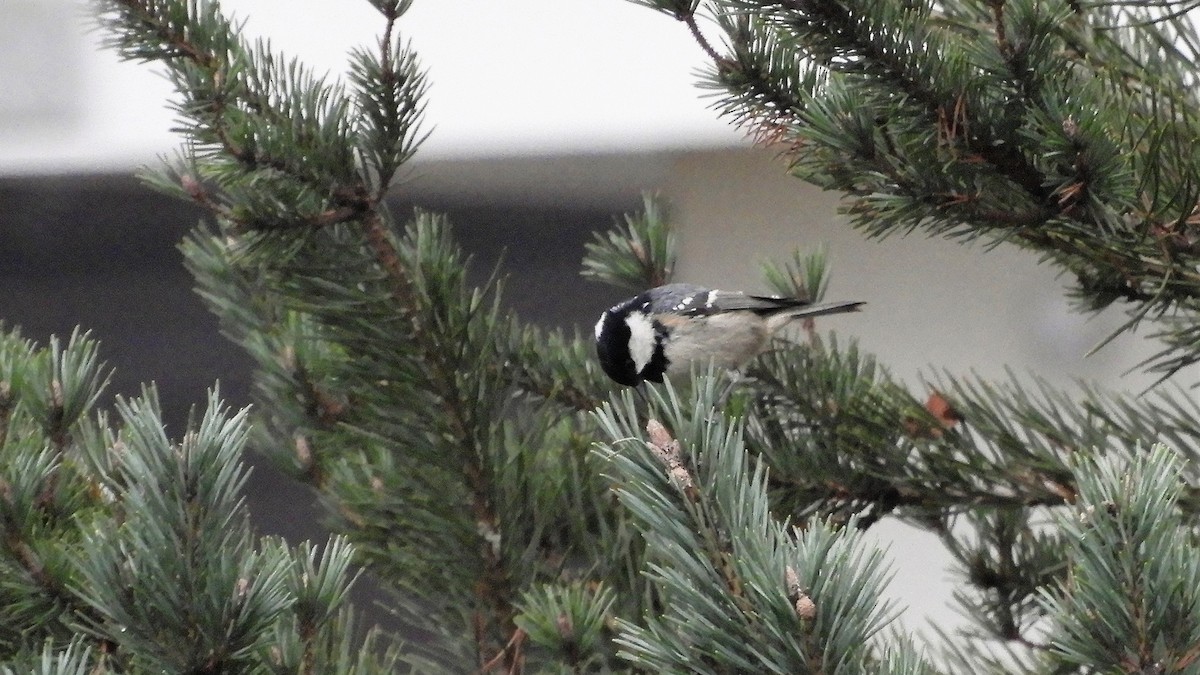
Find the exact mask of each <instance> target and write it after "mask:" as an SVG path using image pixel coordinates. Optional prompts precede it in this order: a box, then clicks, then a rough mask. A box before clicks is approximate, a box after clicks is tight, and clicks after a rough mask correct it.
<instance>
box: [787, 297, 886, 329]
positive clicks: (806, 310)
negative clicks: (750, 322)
mask: <svg viewBox="0 0 1200 675" xmlns="http://www.w3.org/2000/svg"><path fill="white" fill-rule="evenodd" d="M865 304H867V303H865V302H859V301H855V300H850V301H841V302H822V303H819V304H816V305H804V306H802V307H796V308H794V309H789V310H786V311H783V312H779V313H777V314H773V315H771V317H770V318H768V319H767V325H768V327H769V328H770V330H771V332H775V331H776V330H778V329H780V328H782V327H783V326H784V324H786V323H788V322H790V321H794V320H796V319H811V318H813V317H818V316H825V315H826V314H844V313H846V312H857V311H858V309H859V308H860V307H862V306H863V305H865Z"/></svg>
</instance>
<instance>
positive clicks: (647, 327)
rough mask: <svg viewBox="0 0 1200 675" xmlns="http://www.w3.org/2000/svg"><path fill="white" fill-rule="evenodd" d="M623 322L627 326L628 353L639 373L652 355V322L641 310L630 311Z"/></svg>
mask: <svg viewBox="0 0 1200 675" xmlns="http://www.w3.org/2000/svg"><path fill="white" fill-rule="evenodd" d="M625 324H626V325H627V326H629V355H630V356H631V357H633V367H634V368H635V369H636V370H637V372H639V373H640V372H642V368H645V367H646V364H647V363H650V359H651V358H653V357H654V322H652V321H651V320H650V317H648V316H646V315H645V314H642V313H641V312H630V313H629V316H627V317H625Z"/></svg>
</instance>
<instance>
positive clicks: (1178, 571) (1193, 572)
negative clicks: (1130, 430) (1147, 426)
mask: <svg viewBox="0 0 1200 675" xmlns="http://www.w3.org/2000/svg"><path fill="white" fill-rule="evenodd" d="M1183 473H1184V463H1183V459H1182V458H1181V457H1180V456H1179V455H1178V454H1177V453H1175V452H1173V451H1172V450H1171V449H1169V448H1167V447H1166V446H1164V445H1158V446H1155V447H1154V448H1153V449H1151V450H1150V451H1149V452H1147V453H1145V454H1142V455H1138V456H1136V457H1134V458H1133V459H1132V461H1122V460H1121V459H1118V458H1114V457H1111V456H1097V457H1091V458H1086V459H1083V460H1081V461H1080V462H1079V464H1078V467H1077V477H1078V480H1079V502H1078V504H1077V505H1076V508H1074V509H1072V511H1071V512H1068V513H1060V514H1058V517H1057V518H1056V520H1057V522H1058V525H1059V527H1061V528H1062V531H1063V534H1064V538H1065V541H1066V542H1068V544H1067V545H1068V549H1069V551H1068V560H1070V574H1069V576H1068V577H1067V579H1066V580H1065V581H1064V582H1063V583H1062V585H1061V586H1060V587H1059V588H1057V589H1054V590H1053V591H1052V590H1051V588H1045V589H1043V592H1042V594H1041V598H1040V600H1041V601H1042V603H1043V604H1044V605H1045V607H1046V610H1047V613H1048V615H1049V618H1050V620H1051V622H1052V623H1053V627H1052V628H1051V629H1050V630H1048V632H1047V634H1048V637H1049V641H1050V644H1051V646H1052V647H1053V650H1054V651H1053V654H1054V657H1055V658H1056V659H1057V660H1061V661H1062V662H1064V663H1066V664H1070V665H1072V666H1075V667H1080V666H1086V667H1091V668H1095V669H1097V670H1102V671H1123V672H1138V671H1140V672H1147V671H1150V672H1163V673H1185V672H1186V673H1192V672H1197V670H1198V669H1200V649H1198V647H1197V645H1200V555H1198V553H1200V551H1198V550H1197V545H1196V541H1195V537H1194V535H1192V534H1190V533H1189V534H1188V535H1186V536H1185V537H1183V538H1182V539H1180V533H1181V532H1185V531H1187V530H1188V529H1190V523H1187V522H1185V518H1184V517H1183V516H1182V515H1181V513H1180V511H1179V509H1178V506H1179V500H1180V497H1181V496H1182V493H1183V489H1184V485H1185V484H1184V483H1183V481H1182V480H1181V479H1182V477H1183ZM1187 520H1190V518H1189V519H1187ZM1054 591H1057V592H1054Z"/></svg>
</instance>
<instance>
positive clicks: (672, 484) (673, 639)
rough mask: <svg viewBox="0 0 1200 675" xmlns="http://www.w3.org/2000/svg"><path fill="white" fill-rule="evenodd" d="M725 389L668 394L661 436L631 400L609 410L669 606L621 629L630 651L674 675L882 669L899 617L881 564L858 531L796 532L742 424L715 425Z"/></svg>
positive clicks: (635, 513) (639, 524) (614, 460)
mask: <svg viewBox="0 0 1200 675" xmlns="http://www.w3.org/2000/svg"><path fill="white" fill-rule="evenodd" d="M719 384H720V383H719V382H718V381H717V380H716V379H715V378H712V377H709V378H707V379H706V380H704V381H702V382H701V383H700V392H699V394H698V395H697V396H696V397H695V398H694V400H691V401H683V400H681V399H680V398H679V396H678V395H677V393H676V392H675V390H674V389H673V388H671V387H670V386H669V385H668V386H667V387H666V392H665V395H664V396H658V395H657V392H656V394H655V396H654V400H655V406H654V408H655V411H654V413H652V416H651V422H650V423H649V425H648V428H647V434H648V436H649V440H648V441H643V440H642V433H641V432H640V430H639V429H638V427H639V426H640V422H639V421H638V420H639V418H640V416H639V414H638V413H637V411H636V409H635V408H634V406H633V402H632V398H631V397H629V396H625V397H624V400H623V401H622V402H621V404H620V405H619V406H617V405H611V404H610V405H606V406H605V407H603V408H602V409H601V411H600V412H599V413H598V415H599V418H600V423H601V425H602V426H603V428H604V429H605V432H606V434H607V436H608V442H607V443H605V444H603V445H601V446H600V449H599V452H600V453H601V454H602V455H603V456H604V457H605V458H606V459H607V463H608V467H607V469H606V474H607V475H608V476H609V480H610V481H611V482H612V484H613V488H614V490H615V491H616V494H617V496H618V498H619V499H620V500H621V502H622V503H623V504H624V506H625V508H627V509H628V510H629V512H630V514H631V516H632V519H633V524H634V526H635V527H636V528H638V529H639V530H640V531H641V532H642V534H643V536H644V537H645V538H646V541H647V553H646V558H647V567H646V574H647V576H648V577H649V579H650V581H651V583H652V584H653V585H654V586H655V587H656V588H657V590H658V594H659V596H660V597H661V601H660V602H661V605H662V607H661V609H659V610H657V612H656V613H655V614H654V615H647V616H643V617H641V618H640V620H639V621H637V622H634V621H622V622H621V623H620V628H621V635H620V636H619V637H618V638H617V643H618V644H619V645H621V647H622V653H623V655H624V656H625V657H626V658H628V659H629V660H630V661H632V662H633V663H634V664H635V666H636V667H638V668H640V669H645V670H656V671H662V672H669V673H691V672H707V673H721V672H750V671H753V672H770V673H801V672H804V673H808V672H831V673H835V672H843V673H862V672H870V671H872V670H874V668H873V667H871V664H872V663H873V662H874V660H875V659H874V657H873V655H872V652H871V649H870V644H871V638H872V637H873V636H874V635H875V634H876V633H878V632H879V630H880V629H881V628H882V627H883V626H884V625H885V624H886V623H887V622H888V621H889V620H890V619H891V618H892V610H891V608H890V607H889V603H887V602H886V601H884V600H882V599H881V597H880V595H881V592H882V588H883V585H884V582H885V580H886V573H885V568H884V565H883V559H882V557H881V556H880V554H879V552H878V551H869V550H867V549H866V547H865V545H864V543H863V541H862V539H861V536H860V535H859V534H858V533H857V532H856V531H855V530H854V528H835V527H833V526H831V525H830V524H829V523H826V522H822V521H816V520H814V521H809V522H808V523H806V525H805V526H804V527H803V528H798V529H795V530H793V529H791V528H789V527H788V526H787V525H785V524H784V523H781V522H779V521H777V520H776V519H775V518H774V517H773V516H772V515H771V511H770V501H769V499H768V491H767V484H768V471H767V468H766V466H765V464H763V463H762V462H761V461H752V460H751V457H750V455H749V454H748V452H747V449H746V446H745V444H744V442H743V440H742V430H741V428H740V426H739V425H738V424H737V423H730V422H727V421H726V420H724V419H722V418H720V417H714V413H713V404H714V403H715V401H716V399H717V391H718V389H719ZM654 414H662V415H663V416H664V418H665V420H666V421H665V424H666V425H667V426H668V427H670V428H671V429H673V432H668V431H666V429H664V428H663V427H662V426H661V425H660V424H659V423H657V422H656V421H654ZM655 425H658V427H657V428H655ZM672 433H673V434H674V437H672Z"/></svg>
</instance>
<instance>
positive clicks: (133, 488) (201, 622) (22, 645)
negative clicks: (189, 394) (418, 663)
mask: <svg viewBox="0 0 1200 675" xmlns="http://www.w3.org/2000/svg"><path fill="white" fill-rule="evenodd" d="M0 353H2V354H4V355H5V356H4V357H3V359H2V361H3V363H2V365H0V370H2V372H3V378H4V379H3V380H0V390H4V391H7V392H9V395H8V397H7V398H6V402H5V406H4V409H3V411H2V412H3V413H4V414H3V417H2V419H3V421H4V425H5V428H6V429H7V430H8V433H7V434H6V435H5V436H0V458H2V460H3V461H0V533H2V534H3V542H4V544H3V547H2V548H0V569H3V576H2V578H3V582H2V583H0V612H2V613H3V621H0V667H2V668H4V669H5V670H3V671H0V672H12V673H18V672H38V673H64V674H66V673H80V672H88V673H108V672H112V673H126V672H129V673H141V672H198V673H199V672H225V671H238V672H284V671H280V670H272V668H273V667H274V666H276V665H279V664H281V663H282V659H283V658H284V656H285V655H286V654H288V653H297V654H300V656H298V657H297V658H296V659H295V660H294V663H295V664H297V667H293V668H291V669H290V670H288V671H286V672H306V673H307V672H330V671H333V672H382V671H383V669H385V668H387V667H389V666H388V663H389V661H388V659H387V658H380V657H379V656H378V654H380V653H382V652H381V651H378V650H377V651H376V652H373V653H372V655H371V656H369V657H363V656H361V655H360V654H359V653H358V652H357V650H351V649H349V647H348V644H349V643H350V641H351V640H352V638H353V636H352V635H351V634H350V633H349V632H348V631H347V626H348V625H349V622H350V620H351V615H350V613H349V612H348V611H347V610H346V608H345V597H346V592H347V589H348V588H349V585H350V583H351V581H352V579H351V578H350V577H349V576H348V574H347V569H348V565H349V564H350V561H351V558H352V555H353V551H352V550H351V549H350V547H349V546H348V545H347V544H346V542H345V541H344V540H342V539H339V538H334V539H333V540H332V541H331V543H330V544H329V545H328V546H326V547H325V548H324V550H323V552H322V553H321V554H320V556H319V558H318V557H317V554H316V552H315V551H314V550H313V548H312V546H311V545H309V544H304V545H302V546H301V547H300V548H299V550H297V551H293V550H291V549H289V548H288V547H287V546H286V545H284V544H283V543H282V542H280V541H276V540H263V541H261V542H260V541H256V539H255V538H254V537H253V536H252V533H251V529H250V525H249V522H248V514H247V513H246V509H245V506H244V504H243V502H242V497H241V489H242V487H243V485H244V482H245V478H246V475H247V471H246V469H245V467H244V466H243V465H242V463H241V452H242V447H243V445H244V443H245V440H246V438H247V435H248V421H247V420H248V418H247V414H246V412H245V411H242V412H240V413H237V414H233V415H231V414H229V413H227V412H226V411H225V410H224V409H223V407H222V405H221V403H220V400H219V399H218V397H217V394H216V393H215V392H214V393H213V394H211V395H210V397H209V401H208V406H207V408H206V410H205V412H204V413H203V415H201V417H200V419H199V421H198V423H196V424H195V425H192V426H190V427H189V428H188V429H187V430H186V431H185V433H184V436H183V438H182V440H180V441H179V442H173V441H171V440H169V439H168V438H167V436H166V433H165V431H164V429H163V425H162V420H161V416H160V414H159V411H158V403H157V400H156V397H155V394H154V391H153V389H149V390H147V391H146V392H144V394H143V395H142V396H141V397H140V398H136V399H132V400H119V401H118V404H117V412H118V414H119V416H120V418H121V422H120V425H119V426H117V427H115V428H114V427H111V426H109V424H108V421H107V416H106V415H104V414H100V415H97V416H93V411H92V406H93V404H94V402H95V401H96V400H97V399H98V398H99V397H100V395H101V393H102V389H103V384H104V382H106V381H107V371H106V370H105V369H104V367H103V366H102V365H101V364H100V362H99V359H98V356H97V354H98V345H97V344H96V343H95V341H92V340H90V339H88V338H87V337H86V336H83V335H80V334H76V335H75V336H74V337H73V338H72V339H71V340H70V341H69V342H68V343H67V344H66V345H65V346H63V345H62V344H61V343H60V342H59V341H58V340H57V339H51V341H50V346H49V347H48V348H44V349H43V348H39V347H37V346H35V345H33V344H32V343H30V342H28V341H25V340H22V339H21V338H20V336H19V334H18V333H16V332H9V333H4V334H2V335H0ZM12 383H20V386H16V387H14V386H12ZM289 649H290V651H289ZM391 658H392V660H393V661H394V657H391ZM319 664H324V665H326V666H328V667H329V669H330V670H321V671H317V670H314V668H315V667H316V666H317V665H319ZM351 664H354V665H353V668H358V670H353V668H352V667H351ZM300 666H302V667H300Z"/></svg>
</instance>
